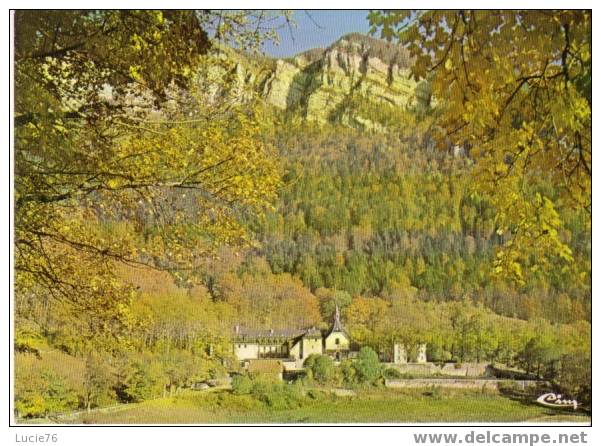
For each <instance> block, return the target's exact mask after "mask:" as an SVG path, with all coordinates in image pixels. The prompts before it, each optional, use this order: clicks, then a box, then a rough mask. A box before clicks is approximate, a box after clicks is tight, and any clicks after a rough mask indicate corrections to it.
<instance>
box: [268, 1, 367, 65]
mask: <svg viewBox="0 0 601 446" xmlns="http://www.w3.org/2000/svg"><path fill="white" fill-rule="evenodd" d="M307 12H308V14H307V13H306V12H305V11H304V10H300V11H294V14H293V20H294V22H295V26H294V27H292V29H290V28H289V27H288V26H283V27H281V28H280V29H279V31H278V32H279V35H280V44H279V45H277V46H276V45H274V44H273V43H271V42H268V43H266V44H265V45H264V46H263V49H264V50H265V52H266V53H267V54H268V55H270V56H275V57H288V56H293V55H295V54H298V53H300V52H302V51H305V50H308V49H310V48H316V47H322V48H324V47H327V46H329V45H330V44H331V43H333V42H335V41H336V40H338V39H339V38H340V37H341V36H343V35H344V34H348V33H351V32H360V33H364V34H365V33H367V32H368V31H369V22H368V20H367V14H368V10H308V11H307Z"/></svg>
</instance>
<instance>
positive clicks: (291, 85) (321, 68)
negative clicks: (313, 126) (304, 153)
mask: <svg viewBox="0 0 601 446" xmlns="http://www.w3.org/2000/svg"><path fill="white" fill-rule="evenodd" d="M272 62H273V61H272ZM410 64H411V61H410V58H409V56H408V54H407V52H406V50H404V49H403V48H401V47H399V46H398V45H393V44H390V43H387V42H384V41H382V40H379V39H375V38H371V37H368V36H364V35H360V34H350V35H348V36H345V37H343V38H341V39H340V40H338V41H337V42H335V43H334V44H333V45H331V46H330V47H329V48H327V49H313V50H310V51H307V52H305V53H301V54H299V55H297V56H295V57H294V58H290V59H278V60H275V62H274V63H269V64H263V65H262V66H261V68H260V69H259V70H257V68H256V65H255V67H254V68H253V69H251V68H250V67H249V66H248V64H245V63H244V62H239V63H238V66H237V68H236V70H237V74H238V78H239V80H240V81H241V82H244V83H246V84H248V83H249V82H250V83H252V88H253V89H254V90H255V91H256V92H258V93H259V94H260V95H261V96H262V97H263V98H264V99H265V101H266V102H268V103H269V104H272V105H273V106H274V107H276V108H277V109H280V110H283V111H286V112H287V113H294V114H298V115H300V116H302V117H303V118H305V119H307V120H309V121H317V122H340V123H342V124H344V125H348V126H351V127H357V128H363V129H369V130H380V129H384V128H385V127H387V126H388V125H391V124H393V123H394V120H395V119H396V117H397V116H398V114H399V113H401V112H404V111H407V110H415V109H417V108H419V107H427V106H429V103H430V97H429V93H428V90H427V86H425V84H422V85H418V84H416V82H415V81H414V80H412V79H410V78H409V68H410Z"/></svg>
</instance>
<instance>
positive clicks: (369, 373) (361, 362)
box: [353, 347, 382, 383]
mask: <svg viewBox="0 0 601 446" xmlns="http://www.w3.org/2000/svg"><path fill="white" fill-rule="evenodd" d="M353 367H354V368H355V370H356V372H357V377H358V378H359V381H361V382H364V383H373V382H374V381H375V380H376V379H377V378H379V377H380V375H381V373H382V366H381V364H380V360H379V359H378V354H377V353H376V352H375V351H374V350H373V349H372V348H370V347H362V348H361V350H360V351H359V354H358V355H357V359H356V360H355V362H354V363H353Z"/></svg>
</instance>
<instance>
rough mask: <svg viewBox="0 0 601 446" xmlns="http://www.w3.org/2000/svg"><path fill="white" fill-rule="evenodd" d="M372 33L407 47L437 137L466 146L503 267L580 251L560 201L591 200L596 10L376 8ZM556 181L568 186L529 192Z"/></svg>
mask: <svg viewBox="0 0 601 446" xmlns="http://www.w3.org/2000/svg"><path fill="white" fill-rule="evenodd" d="M369 18H370V22H371V24H372V26H373V28H372V31H373V32H376V31H377V30H379V31H380V32H381V35H382V37H385V38H387V39H389V40H391V39H395V40H398V41H399V43H401V44H403V45H405V46H406V47H408V49H409V50H410V52H411V55H412V57H414V59H415V64H414V65H413V67H412V72H413V75H414V76H415V77H416V78H418V79H419V78H424V77H427V78H428V80H429V81H430V82H431V85H432V93H433V95H434V97H435V98H437V101H438V104H439V107H438V115H437V119H436V121H437V123H438V124H439V125H440V127H441V128H442V129H443V131H442V132H441V135H440V137H439V142H440V143H444V144H450V145H457V146H461V147H464V148H466V149H468V150H469V153H470V156H471V157H473V158H474V159H475V160H476V161H477V163H476V169H475V171H474V175H475V181H474V189H475V190H478V192H479V193H483V194H486V196H487V197H489V198H490V200H491V201H492V202H493V204H494V206H495V208H496V210H497V222H496V224H497V227H498V231H499V233H503V232H508V231H509V232H511V233H512V235H513V236H512V238H511V241H510V242H509V243H508V244H507V245H506V246H505V247H504V248H503V249H501V250H499V252H498V255H497V258H496V260H495V269H496V272H497V273H499V274H500V275H503V276H505V277H508V276H510V277H512V278H513V279H514V280H516V281H517V282H521V283H524V277H525V275H526V271H524V270H525V269H534V270H536V269H537V268H549V265H550V263H549V261H548V259H549V258H550V257H555V258H561V259H563V260H564V261H565V262H570V261H571V260H572V253H571V252H570V250H569V248H568V247H567V246H566V244H565V241H564V240H562V239H561V238H560V237H559V236H558V233H559V231H560V228H561V224H562V222H561V221H560V220H559V218H558V217H557V212H556V210H555V208H556V207H558V206H559V207H561V206H568V205H569V206H576V207H580V208H585V209H587V210H589V211H590V207H591V188H590V186H591V156H592V155H591V110H592V98H591V88H592V53H591V36H592V34H591V24H592V21H591V13H590V11H580V10H570V11H536V10H535V11H532V10H530V11H503V10H500V11H497V10H495V11H464V10H458V11H457V10H454V11H444V10H438V11H426V12H418V11H386V12H378V11H374V12H372V13H370V15H369ZM541 178H543V179H545V180H549V181H551V182H552V183H553V185H554V186H555V187H557V189H558V190H561V191H562V192H563V193H562V194H561V195H560V196H558V197H550V196H548V195H546V194H544V193H543V192H541V191H536V190H532V187H531V186H532V185H536V184H537V180H538V179H541Z"/></svg>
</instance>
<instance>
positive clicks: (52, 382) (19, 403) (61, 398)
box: [15, 369, 78, 418]
mask: <svg viewBox="0 0 601 446" xmlns="http://www.w3.org/2000/svg"><path fill="white" fill-rule="evenodd" d="M31 378H33V379H30V380H29V381H27V382H23V383H20V385H18V386H17V388H16V396H15V409H16V410H17V413H18V414H19V416H21V417H23V418H33V417H42V416H46V415H48V414H53V413H62V412H67V411H69V410H74V409H76V408H77V404H78V398H77V393H76V391H75V390H73V389H72V388H70V387H69V386H68V385H67V384H66V383H65V381H64V379H63V378H62V377H60V376H59V375H57V374H56V373H54V372H53V371H52V370H50V369H46V370H44V371H43V372H42V373H41V374H40V375H35V376H32V377H31Z"/></svg>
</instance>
